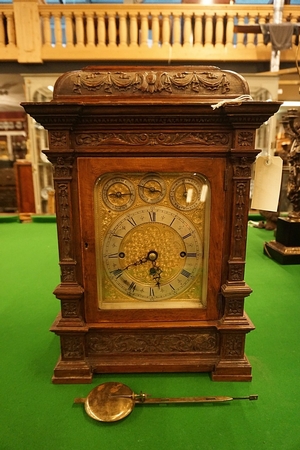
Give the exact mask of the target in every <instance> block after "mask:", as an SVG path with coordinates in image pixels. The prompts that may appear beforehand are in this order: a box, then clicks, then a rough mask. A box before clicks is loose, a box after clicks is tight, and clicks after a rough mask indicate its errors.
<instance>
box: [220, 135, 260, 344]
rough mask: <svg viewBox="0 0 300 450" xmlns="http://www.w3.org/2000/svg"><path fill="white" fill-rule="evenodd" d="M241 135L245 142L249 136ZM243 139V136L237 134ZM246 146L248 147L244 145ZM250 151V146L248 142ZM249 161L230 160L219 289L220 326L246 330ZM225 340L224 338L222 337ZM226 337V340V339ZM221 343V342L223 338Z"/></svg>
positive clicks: (245, 158) (239, 158)
mask: <svg viewBox="0 0 300 450" xmlns="http://www.w3.org/2000/svg"><path fill="white" fill-rule="evenodd" d="M244 133H245V141H246V142H248V141H247V139H249V136H248V134H247V133H246V132H244ZM240 135H241V136H244V134H243V133H240ZM247 145H248V144H247ZM249 145H251V148H252V142H250V144H249ZM252 160H253V159H252V157H251V155H250V157H244V156H241V157H238V156H236V157H232V161H231V162H232V222H231V223H232V228H231V241H230V256H229V261H228V271H227V280H226V283H225V284H224V285H223V286H222V294H223V298H224V313H223V317H222V323H223V324H227V325H230V326H231V327H232V328H233V329H234V328H235V327H239V326H240V325H242V324H243V326H246V327H247V326H248V325H249V324H248V322H247V318H246V316H245V315H244V298H245V297H246V296H248V295H249V294H250V293H251V289H250V288H249V286H247V285H246V284H245V281H244V271H245V257H246V242H247V226H248V211H249V192H250V180H251V164H252ZM226 336H227V335H226ZM227 338H228V336H227V337H226V339H227ZM234 338H236V335H234ZM224 339H225V338H224Z"/></svg>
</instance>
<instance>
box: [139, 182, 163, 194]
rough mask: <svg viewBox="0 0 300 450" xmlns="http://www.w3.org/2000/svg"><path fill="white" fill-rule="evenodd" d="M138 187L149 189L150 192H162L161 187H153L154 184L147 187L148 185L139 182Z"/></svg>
mask: <svg viewBox="0 0 300 450" xmlns="http://www.w3.org/2000/svg"><path fill="white" fill-rule="evenodd" d="M138 187H141V188H143V189H147V190H148V191H150V192H160V193H161V191H160V190H159V189H156V188H155V187H152V186H151V187H147V186H143V185H142V184H138Z"/></svg>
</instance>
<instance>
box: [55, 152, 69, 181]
mask: <svg viewBox="0 0 300 450" xmlns="http://www.w3.org/2000/svg"><path fill="white" fill-rule="evenodd" d="M73 159H74V158H73V157H72V156H67V157H62V156H59V157H58V158H57V159H56V160H55V161H54V164H53V165H54V176H55V178H70V177H71V175H72V168H73Z"/></svg>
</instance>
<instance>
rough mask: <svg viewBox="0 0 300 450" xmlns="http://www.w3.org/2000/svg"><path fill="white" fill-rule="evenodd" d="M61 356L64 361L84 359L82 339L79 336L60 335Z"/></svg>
mask: <svg viewBox="0 0 300 450" xmlns="http://www.w3.org/2000/svg"><path fill="white" fill-rule="evenodd" d="M60 341H61V356H62V359H64V360H74V359H83V358H84V337H83V336H81V335H73V334H71V335H69V334H66V335H62V336H61V337H60Z"/></svg>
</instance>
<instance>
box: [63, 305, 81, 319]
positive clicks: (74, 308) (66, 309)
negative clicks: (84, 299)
mask: <svg viewBox="0 0 300 450" xmlns="http://www.w3.org/2000/svg"><path fill="white" fill-rule="evenodd" d="M61 313H62V317H64V318H67V317H68V318H74V317H78V303H77V302H76V301H71V302H70V301H67V302H64V301H62V302H61Z"/></svg>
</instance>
